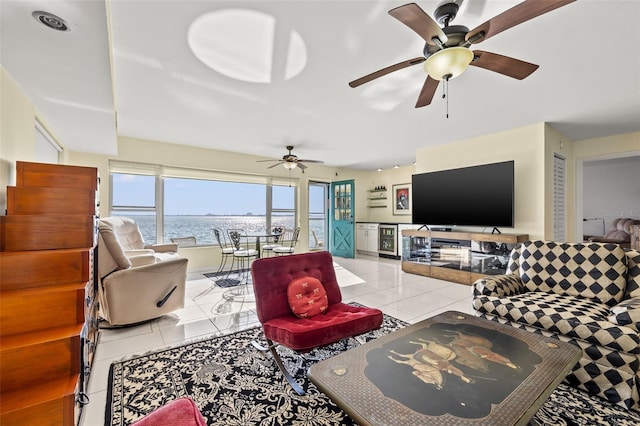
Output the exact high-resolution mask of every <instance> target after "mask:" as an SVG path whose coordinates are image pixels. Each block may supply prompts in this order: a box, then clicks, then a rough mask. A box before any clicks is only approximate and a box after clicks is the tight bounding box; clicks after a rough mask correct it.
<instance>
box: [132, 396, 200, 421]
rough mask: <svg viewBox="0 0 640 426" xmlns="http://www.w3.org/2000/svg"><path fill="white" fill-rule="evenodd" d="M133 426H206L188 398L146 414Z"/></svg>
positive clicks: (196, 408) (172, 402) (179, 399)
mask: <svg viewBox="0 0 640 426" xmlns="http://www.w3.org/2000/svg"><path fill="white" fill-rule="evenodd" d="M133 424H134V425H135V426H207V422H206V421H205V420H204V417H202V414H200V411H199V410H198V407H197V406H196V404H195V403H194V402H193V401H192V400H191V399H190V398H186V397H185V398H178V399H176V400H174V401H171V402H170V403H168V404H167V405H165V406H163V407H160V408H158V409H157V410H155V411H153V412H151V413H149V414H147V415H146V416H144V417H143V418H141V419H140V420H138V421H137V422H135V423H133Z"/></svg>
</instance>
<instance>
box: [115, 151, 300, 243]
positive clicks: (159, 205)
mask: <svg viewBox="0 0 640 426" xmlns="http://www.w3.org/2000/svg"><path fill="white" fill-rule="evenodd" d="M114 174H130V175H143V176H155V185H154V191H155V197H154V200H155V206H153V207H147V206H114V205H113V190H114V185H113V178H114ZM166 178H174V179H194V180H207V181H219V182H232V183H251V184H262V185H265V194H266V195H265V198H266V199H265V226H266V230H269V229H271V219H272V216H273V214H274V213H276V214H278V213H285V214H286V213H292V214H293V221H294V226H297V224H298V215H299V212H298V210H299V209H298V196H299V185H298V182H297V179H287V180H285V179H283V178H276V177H272V176H265V175H253V174H243V173H231V172H226V171H218V170H202V169H188V168H179V167H171V166H161V165H154V164H146V163H133V162H122V161H110V162H109V214H110V215H111V214H113V213H117V212H132V211H135V212H148V213H149V214H154V215H155V219H156V220H155V222H156V229H155V233H156V241H157V243H158V244H163V243H164V233H165V232H164V212H165V205H164V203H165V200H164V196H165V194H164V188H165V185H164V183H165V179H166ZM285 185H286V186H290V187H294V192H293V198H294V199H293V208H292V209H282V208H275V209H274V208H273V186H285ZM211 245H217V243H216V242H213V243H211V244H209V243H204V244H197V247H206V246H211Z"/></svg>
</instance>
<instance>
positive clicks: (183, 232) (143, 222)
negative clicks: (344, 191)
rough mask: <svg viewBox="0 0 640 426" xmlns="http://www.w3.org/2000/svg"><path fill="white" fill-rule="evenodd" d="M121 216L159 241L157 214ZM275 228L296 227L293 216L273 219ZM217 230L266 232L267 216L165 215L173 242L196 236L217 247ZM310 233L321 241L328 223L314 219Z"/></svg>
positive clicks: (201, 242)
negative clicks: (313, 233) (215, 230)
mask: <svg viewBox="0 0 640 426" xmlns="http://www.w3.org/2000/svg"><path fill="white" fill-rule="evenodd" d="M119 216H126V217H130V218H132V219H133V220H135V221H136V223H137V224H138V227H139V228H140V232H141V233H142V236H143V237H144V240H145V242H147V243H148V244H154V243H155V242H156V220H155V218H156V217H155V216H153V215H132V214H123V215H119ZM272 222H273V223H272V226H283V227H285V228H287V229H293V228H294V217H293V216H277V217H274V218H273V219H272ZM213 228H219V229H221V230H222V231H223V232H225V233H226V231H227V229H243V230H245V232H246V233H247V234H252V233H256V234H258V233H262V232H265V230H266V217H265V216H165V218H164V241H165V242H170V241H171V238H178V237H196V242H197V244H198V245H207V244H217V241H215V237H214V235H213V231H212V229H213ZM309 228H310V230H313V231H315V233H316V235H317V236H318V239H320V240H322V239H323V237H322V236H323V235H324V221H323V220H310V221H309ZM309 245H310V247H311V248H313V246H314V239H313V237H312V236H311V232H309Z"/></svg>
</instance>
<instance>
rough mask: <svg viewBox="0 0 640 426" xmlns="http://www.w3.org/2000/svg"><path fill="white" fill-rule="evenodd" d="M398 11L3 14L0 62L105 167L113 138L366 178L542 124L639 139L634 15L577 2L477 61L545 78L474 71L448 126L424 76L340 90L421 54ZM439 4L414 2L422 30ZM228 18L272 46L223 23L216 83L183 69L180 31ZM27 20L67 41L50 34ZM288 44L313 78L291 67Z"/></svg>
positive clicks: (401, 74)
mask: <svg viewBox="0 0 640 426" xmlns="http://www.w3.org/2000/svg"><path fill="white" fill-rule="evenodd" d="M540 1H544V0H540ZM406 2H407V1H380V0H378V1H367V0H354V1H322V0H321V1H300V0H299V1H266V0H263V1H213V0H209V1H206V0H198V1H195V0H192V1H168V0H164V1H149V0H138V1H134V0H111V1H107V2H106V3H105V2H104V1H97V0H96V1H94V0H84V1H78V0H76V1H68V0H65V1H57V0H40V1H34V0H20V1H12V0H2V1H1V2H0V18H1V27H2V28H1V30H0V43H1V44H0V47H1V50H0V60H1V63H2V66H3V67H4V68H5V69H6V70H7V71H8V72H9V74H10V75H11V76H12V78H13V79H14V80H15V81H16V82H17V83H18V84H19V85H20V86H21V87H22V88H23V90H24V91H25V92H26V93H27V94H28V95H29V97H30V98H31V99H32V101H33V102H34V104H35V106H36V108H37V109H38V111H39V112H40V113H41V115H42V116H43V118H44V119H45V121H46V122H47V123H48V124H49V125H50V126H51V127H52V129H53V131H54V132H55V134H56V135H57V136H58V137H59V138H60V139H61V141H62V142H63V143H64V144H65V145H66V147H68V148H69V149H71V150H75V151H83V152H91V153H103V154H109V155H114V154H116V153H117V152H116V151H117V143H116V139H117V136H124V137H135V138H144V139H151V140H158V141H165V142H171V143H177V144H185V145H193V146H199V147H207V148H213V149H221V150H226V151H235V152H243V153H250V154H253V155H259V156H265V157H274V158H275V157H281V156H282V155H283V154H285V149H284V146H285V145H287V144H292V145H294V146H295V147H296V148H295V150H294V153H296V154H298V155H299V156H300V157H301V158H311V159H317V160H323V161H324V162H325V163H326V164H329V165H333V166H342V167H353V168H359V169H375V168H377V167H382V168H387V167H391V166H392V165H394V164H400V165H406V164H411V163H412V162H413V161H414V158H415V151H416V149H419V148H422V147H425V146H429V145H438V144H444V143H450V142H452V141H457V140H461V139H465V138H470V137H474V136H479V135H485V134H489V133H493V132H498V131H502V130H507V129H512V128H517V127H521V126H525V125H529V124H534V123H540V122H549V123H551V124H552V125H553V126H554V127H555V128H556V129H557V130H559V131H560V132H561V133H564V134H565V135H566V136H567V137H569V138H570V139H573V140H582V139H589V138H595V137H602V136H607V135H611V134H621V133H628V132H632V131H638V130H640V35H639V34H640V33H639V32H638V28H640V1H636V0H632V1H626V0H623V1H611V0H578V1H577V2H575V3H572V4H569V5H567V6H564V7H562V8H560V9H557V10H555V11H552V12H550V13H547V14H545V15H543V16H540V17H538V18H535V19H533V20H531V21H528V22H525V23H523V24H521V25H518V26H516V27H514V28H512V29H510V30H508V31H506V32H504V33H501V34H498V35H496V36H495V37H492V38H490V39H489V40H487V41H485V42H482V43H480V44H478V45H476V46H475V48H477V49H481V50H486V51H490V52H494V53H500V54H503V55H507V56H512V57H515V58H518V59H522V60H525V61H528V62H533V63H536V64H539V65H540V68H539V69H538V70H537V71H536V72H535V73H534V74H532V75H531V76H530V77H529V78H527V79H525V80H522V81H518V80H514V79H511V78H509V77H505V76H503V75H500V74H496V73H492V72H489V71H486V70H484V69H480V68H477V67H470V68H469V69H468V70H467V71H466V72H465V73H464V74H463V75H461V76H460V77H458V78H456V79H454V80H452V81H451V82H450V83H449V96H448V99H449V118H448V119H447V118H446V117H445V114H446V102H445V101H443V100H442V99H441V98H440V94H441V87H440V88H439V90H438V91H437V92H436V96H435V97H434V101H433V103H432V104H431V105H430V106H427V107H424V108H419V109H415V108H414V104H415V102H416V99H417V97H418V93H419V92H420V88H421V87H422V84H423V82H424V79H425V74H424V71H423V70H422V67H421V66H414V67H411V68H407V69H404V70H401V71H397V72H395V73H392V74H389V75H387V76H385V77H382V78H380V79H378V80H376V81H373V82H371V83H367V84H365V85H363V86H360V87H359V88H356V89H352V88H350V87H348V85H347V83H348V82H349V81H351V80H354V79H356V78H358V77H362V76H363V75H365V74H368V73H370V72H373V71H376V70H378V69H380V68H383V67H386V66H388V65H391V64H394V63H397V62H400V61H403V60H406V59H410V58H413V57H417V56H419V55H420V54H421V52H422V48H423V43H424V42H422V41H421V39H420V38H419V36H418V35H417V34H415V33H414V32H413V31H411V30H410V29H409V28H407V27H406V26H404V25H403V24H401V23H400V22H399V21H397V20H396V19H394V18H392V17H391V16H390V15H388V14H387V11H388V10H389V9H392V8H394V7H397V6H399V5H402V4H405V3H406ZM440 3H441V2H439V1H433V0H427V1H419V2H418V4H419V5H420V6H421V7H422V8H423V9H424V10H425V11H426V12H427V13H428V14H430V15H431V16H433V11H434V10H435V8H436V7H437V6H438V4H440ZM518 3H519V1H517V0H515V1H513V0H464V2H463V3H462V7H461V10H460V13H459V14H458V17H457V18H456V19H455V21H454V22H453V24H459V25H466V26H467V27H469V28H474V27H475V26H477V25H479V24H481V23H482V22H484V21H486V20H487V19H489V18H491V17H493V16H495V15H497V14H498V13H501V12H502V11H504V10H506V9H508V8H510V7H512V6H514V5H516V4H518ZM230 8H232V9H241V11H240V12H238V13H247V10H249V11H257V12H261V13H263V14H266V15H270V16H272V17H273V18H274V20H273V22H272V23H273V24H274V28H275V35H274V38H273V42H272V43H271V42H269V43H268V45H267V48H262V47H260V46H259V43H258V44H256V40H257V41H260V38H259V35H257V34H256V31H257V26H255V25H238V26H235V27H234V26H233V25H232V24H231V23H230V22H231V21H225V20H223V21H222V22H227V24H226V25H221V26H220V27H221V28H222V29H221V28H212V29H213V30H217V33H216V32H213V33H211V34H208V35H205V36H204V38H205V40H207V39H208V42H209V44H208V45H207V46H205V48H209V49H211V50H212V51H211V55H212V57H213V60H214V61H219V62H220V61H222V60H227V61H228V62H227V63H226V65H225V67H226V68H225V69H224V70H222V68H219V70H218V71H216V70H214V69H212V68H209V67H208V66H206V65H205V63H204V62H202V61H201V60H199V59H197V58H196V57H195V55H194V54H193V53H192V51H191V49H190V48H189V44H188V38H189V28H190V26H191V25H192V23H193V22H194V21H196V20H197V19H198V18H200V17H202V16H203V15H205V14H207V13H210V12H217V11H221V10H224V9H230ZM33 10H45V11H48V12H51V13H54V14H56V15H58V16H60V17H61V18H63V19H65V20H66V21H67V22H68V23H69V24H70V27H71V31H70V32H65V33H62V32H56V31H53V30H51V29H48V28H46V27H44V26H43V25H42V24H40V23H38V22H36V20H34V19H33V18H32V16H31V12H32V11H33ZM202 19H204V18H202ZM218 22H221V21H220V20H218ZM209 26H211V27H214V26H215V25H214V24H209ZM108 28H110V31H108ZM221 32H224V33H221ZM245 35H246V36H247V38H245ZM289 36H292V37H293V38H296V37H297V38H296V40H297V41H298V44H297V45H296V46H297V47H298V50H297V51H298V53H299V52H300V43H299V42H300V40H301V41H302V45H303V46H304V53H306V62H301V61H303V60H304V59H305V58H304V55H302V56H300V55H297V56H295V58H294V57H293V56H288V52H289V50H288V46H289V44H288V43H289V42H290V39H289ZM298 36H299V37H298ZM207 37H208V38H207ZM269 45H271V46H272V47H273V50H272V52H270V51H269ZM225 48H226V49H225ZM248 48H251V49H252V50H251V51H249V52H247V49H248ZM214 50H215V51H214ZM223 50H226V51H224V52H223ZM236 54H239V55H240V56H237V55H236ZM243 55H244V56H243ZM254 56H255V57H254ZM234 60H235V62H234ZM259 60H262V61H263V62H260V61H259ZM269 60H271V67H270V70H271V74H270V75H269V74H267V75H266V76H265V75H263V74H262V78H263V79H264V78H266V79H267V81H269V82H266V83H265V82H260V83H255V82H246V81H240V80H236V79H234V78H230V77H228V76H227V75H225V74H228V70H229V69H233V68H234V67H235V68H238V69H242V70H244V71H245V72H249V73H250V72H252V71H255V73H256V74H260V71H263V70H264V66H265V65H264V64H265V62H264V61H267V62H266V64H267V66H268V65H269V63H268V62H269ZM295 60H297V61H298V62H295ZM238 61H239V62H238ZM288 61H294V62H293V65H296V64H297V71H299V73H297V75H295V74H296V72H294V71H295V70H294V71H291V70H290V69H289V68H287V65H288ZM301 63H302V65H303V66H301V65H300V64H301ZM294 68H295V66H294ZM220 70H222V71H224V73H223V72H220ZM291 75H293V77H291ZM285 77H287V78H285ZM116 115H117V128H116V126H115V124H114V123H115V122H116ZM513 143H519V141H513ZM254 160H255V159H251V160H250V161H254ZM266 167H267V166H266V165H265V169H266ZM310 167H313V165H311V166H310Z"/></svg>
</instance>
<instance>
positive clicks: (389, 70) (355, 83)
mask: <svg viewBox="0 0 640 426" xmlns="http://www.w3.org/2000/svg"><path fill="white" fill-rule="evenodd" d="M424 61H426V59H425V58H424V57H422V56H419V57H417V58H413V59H409V60H406V61H403V62H399V63H397V64H395V65H391V66H388V67H386V68H382V69H381V70H378V71H375V72H372V73H371V74H367V75H365V76H364V77H360V78H359V79H357V80H353V81H352V82H351V83H349V86H351V87H358V86H360V85H361V84H364V83H368V82H370V81H371V80H375V79H376V78H379V77H382V76H384V75H387V74H389V73H392V72H394V71H398V70H401V69H403V68H406V67H410V66H412V65H418V64H421V63H423V62H424Z"/></svg>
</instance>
